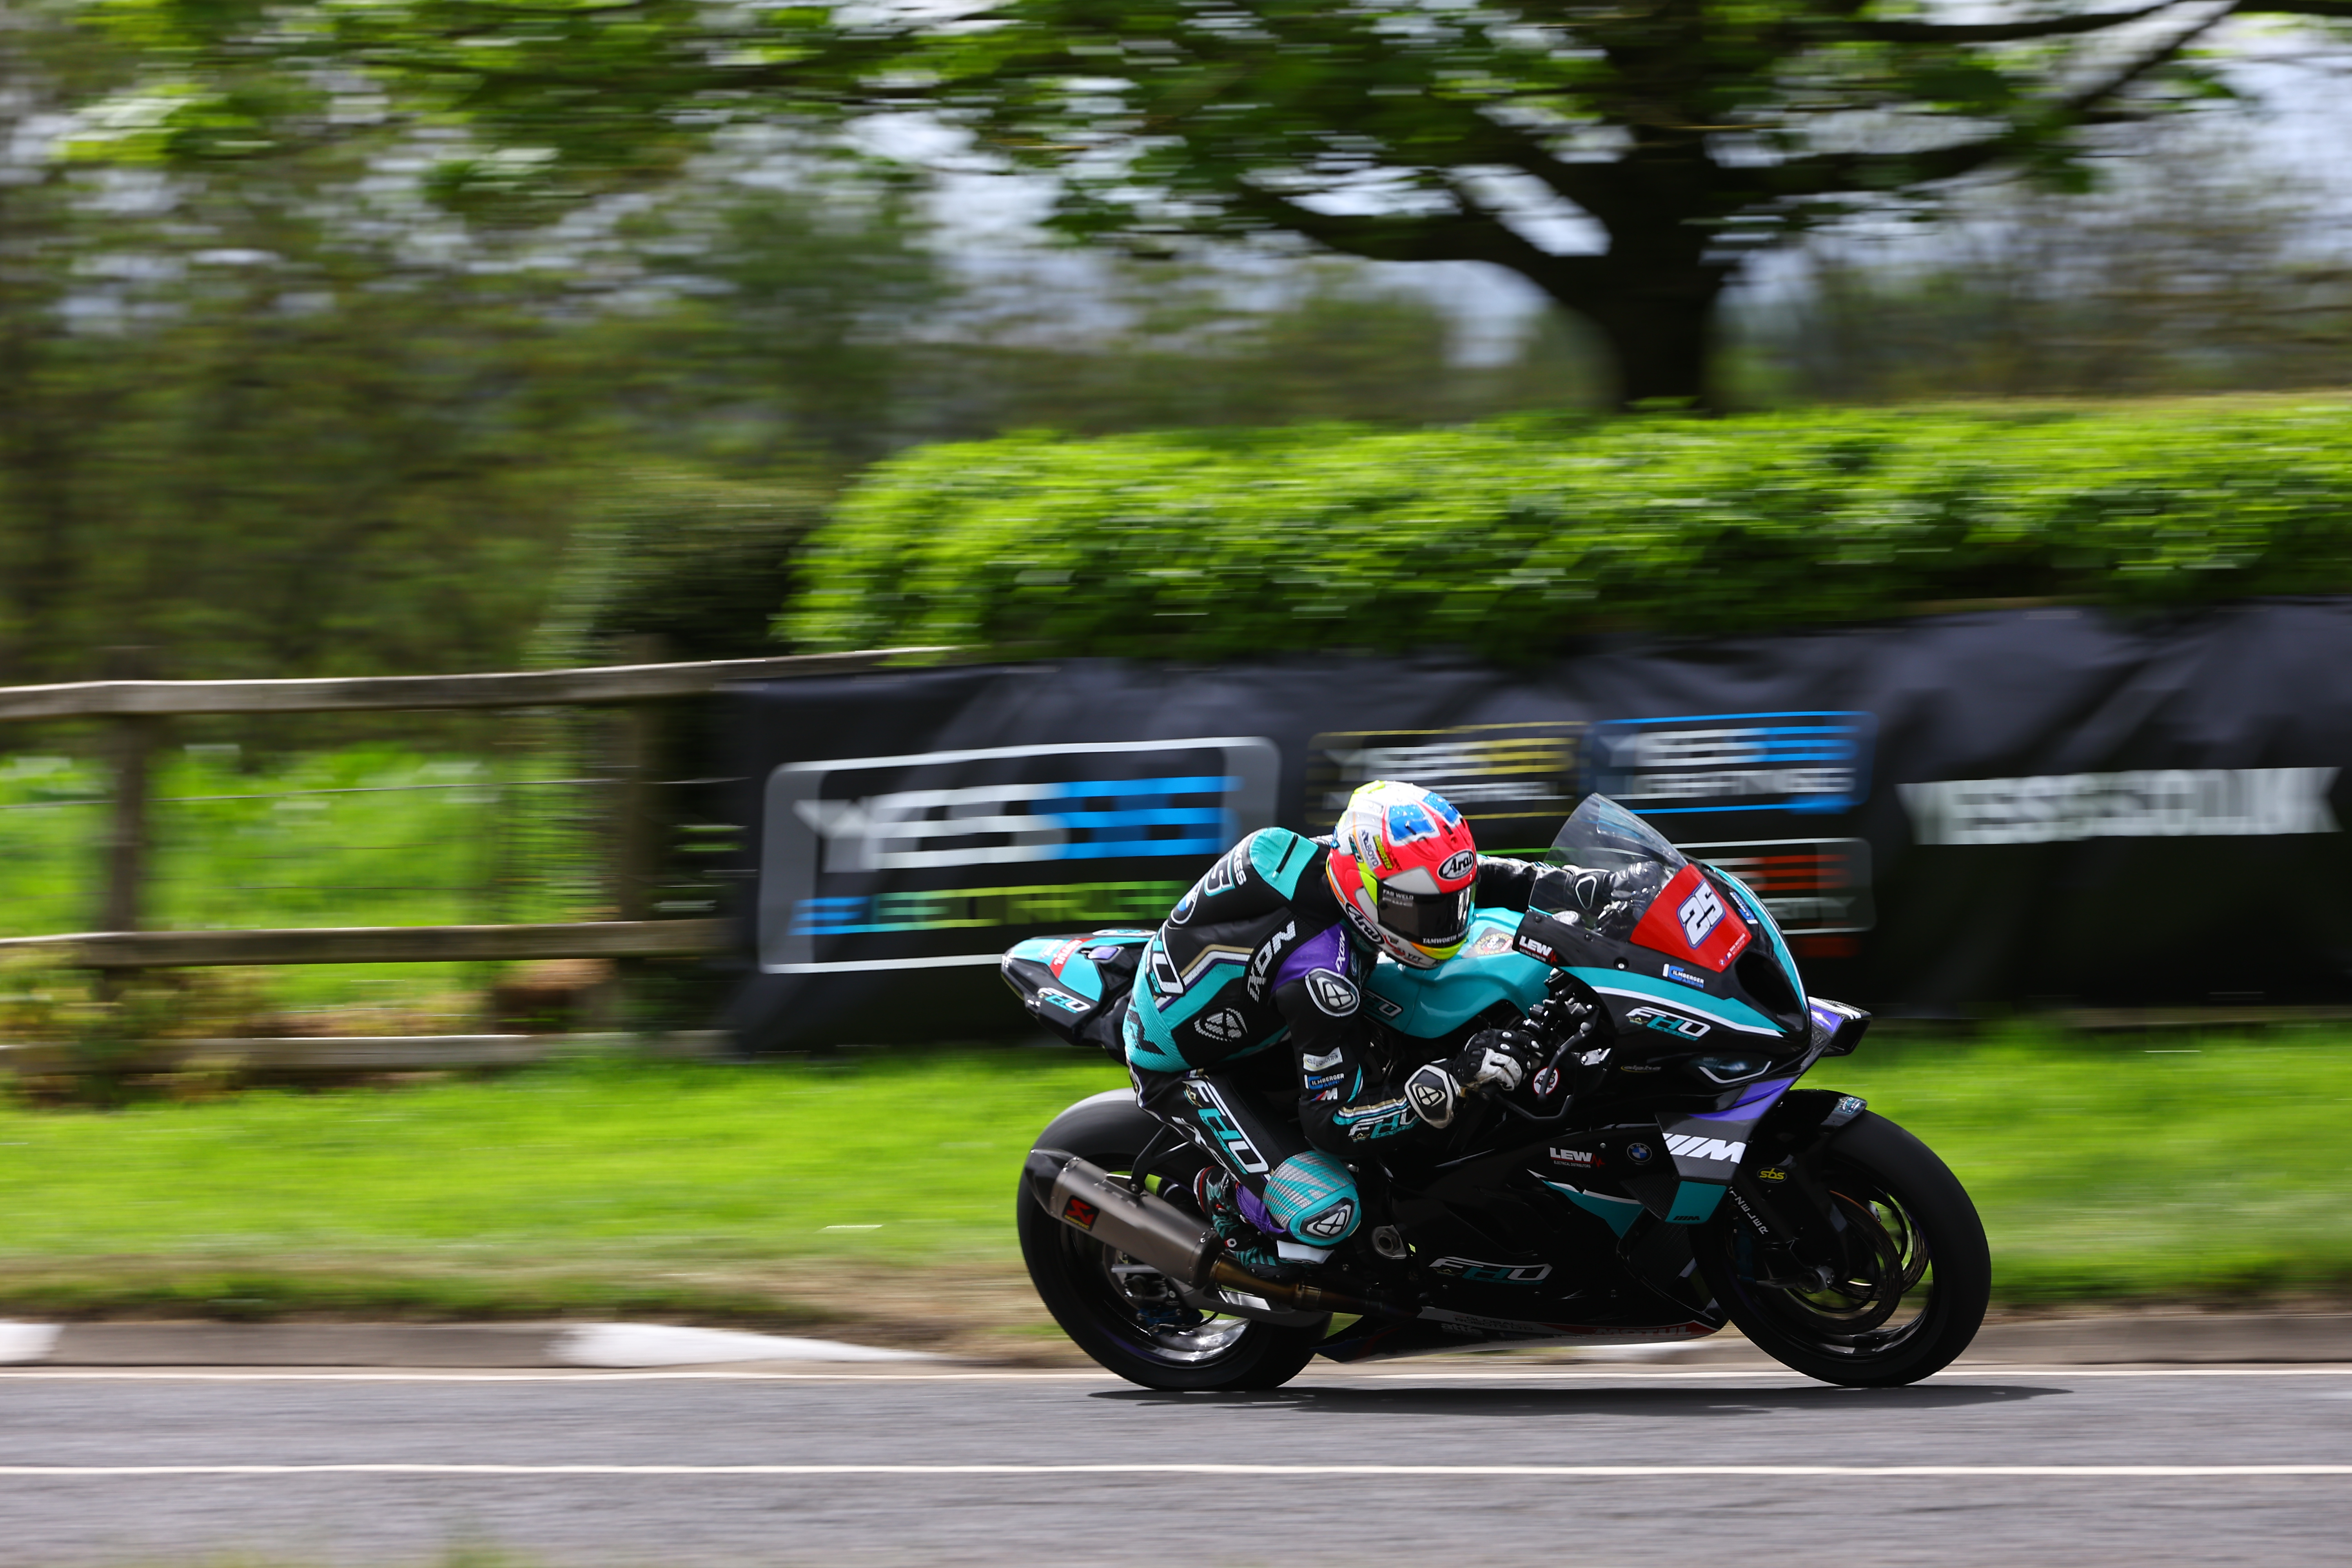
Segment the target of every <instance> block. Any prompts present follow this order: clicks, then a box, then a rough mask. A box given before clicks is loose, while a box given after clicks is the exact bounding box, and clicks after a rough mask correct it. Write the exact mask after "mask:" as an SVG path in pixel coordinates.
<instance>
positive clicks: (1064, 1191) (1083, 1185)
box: [1025, 1149, 1223, 1290]
mask: <svg viewBox="0 0 2352 1568" xmlns="http://www.w3.org/2000/svg"><path fill="white" fill-rule="evenodd" d="M1025 1176H1026V1179H1027V1182H1028V1186H1029V1194H1030V1196H1032V1197H1034V1198H1035V1199H1036V1200H1037V1201H1038V1202H1039V1203H1041V1204H1043V1205H1045V1212H1046V1213H1047V1214H1049V1215H1053V1216H1054V1217H1055V1219H1058V1220H1060V1221H1061V1222H1062V1223H1063V1224H1064V1225H1066V1226H1073V1227H1075V1228H1076V1229H1078V1230H1083V1231H1085V1232H1086V1233H1087V1235H1088V1236H1091V1237H1094V1238H1095V1239H1096V1240H1097V1241H1099V1242H1102V1243H1104V1244H1105V1245H1106V1246H1108V1247H1116V1248H1117V1249H1118V1250H1119V1251H1121V1252H1124V1253H1126V1254H1127V1255H1128V1256H1129V1258H1140V1259H1141V1260H1142V1261H1144V1262H1146V1263H1149V1264H1150V1265H1151V1267H1153V1268H1157V1269H1159V1270H1160V1272H1161V1273H1162V1274H1165V1275H1167V1276H1168V1277H1169V1278H1170V1279H1174V1280H1176V1281H1178V1282H1180V1283H1181V1284H1183V1285H1186V1286H1188V1287H1190V1288H1191V1289H1195V1290H1197V1289H1201V1287H1202V1286H1203V1285H1206V1284H1207V1283H1208V1282H1209V1274H1210V1270H1211V1269H1213V1268H1214V1267H1215V1266H1216V1265H1217V1264H1218V1263H1219V1262H1220V1261H1222V1258H1223V1247H1221V1246H1220V1245H1219V1243H1218V1241H1217V1233H1216V1232H1215V1231H1213V1230H1211V1229H1210V1228H1209V1227H1208V1226H1205V1225H1202V1223H1201V1222H1200V1221H1199V1220H1196V1219H1194V1218H1193V1217H1192V1215H1188V1214H1186V1213H1185V1212H1184V1211H1183V1210H1181V1209H1180V1208H1178V1207H1177V1206H1176V1205H1174V1204H1171V1203H1169V1202H1168V1201H1167V1200H1166V1199H1164V1198H1160V1197H1155V1196H1154V1195H1152V1194H1150V1193H1139V1192H1137V1191H1135V1190H1134V1189H1132V1188H1130V1187H1129V1185H1128V1184H1126V1183H1125V1182H1121V1181H1116V1180H1114V1179H1113V1178H1112V1177H1111V1175H1110V1174H1109V1173H1108V1172H1106V1171H1104V1170H1103V1169H1102V1168H1101V1167H1100V1166H1097V1165H1092V1164H1089V1163H1087V1162H1086V1161H1084V1160H1081V1159H1079V1158H1078V1157H1077V1156H1076V1155H1075V1154H1066V1153H1064V1152H1062V1151H1061V1150H1059V1149H1034V1150H1032V1151H1031V1152H1030V1154H1029V1163H1028V1166H1027V1169H1026V1171H1025Z"/></svg>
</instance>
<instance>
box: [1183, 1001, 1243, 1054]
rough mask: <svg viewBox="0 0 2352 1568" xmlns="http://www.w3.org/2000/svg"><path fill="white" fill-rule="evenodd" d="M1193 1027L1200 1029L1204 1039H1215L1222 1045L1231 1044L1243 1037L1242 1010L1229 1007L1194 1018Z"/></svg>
mask: <svg viewBox="0 0 2352 1568" xmlns="http://www.w3.org/2000/svg"><path fill="white" fill-rule="evenodd" d="M1192 1027H1193V1028H1195V1029H1197V1030H1199V1031H1200V1033H1201V1035H1202V1038H1204V1039H1211V1040H1214V1041H1216V1042H1217V1044H1219V1045H1221V1046H1230V1045H1232V1044H1233V1043H1234V1041H1235V1040H1238V1039H1240V1038H1241V1037H1242V1030H1243V1027H1244V1026H1243V1024H1242V1016H1241V1013H1240V1011H1239V1010H1238V1009H1236V1008H1233V1007H1227V1008H1225V1009H1223V1011H1221V1012H1216V1013H1212V1014H1210V1015H1209V1016H1207V1017H1205V1018H1196V1019H1194V1020H1193V1021H1192Z"/></svg>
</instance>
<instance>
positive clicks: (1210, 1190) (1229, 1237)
mask: <svg viewBox="0 0 2352 1568" xmlns="http://www.w3.org/2000/svg"><path fill="white" fill-rule="evenodd" d="M1245 1195H1246V1196H1247V1197H1255V1195H1256V1194H1252V1193H1250V1192H1249V1190H1248V1189H1247V1188H1246V1187H1244V1186H1243V1185H1242V1184H1241V1181H1240V1179H1239V1178H1238V1177H1236V1176H1234V1174H1233V1173H1231V1172H1229V1171H1221V1170H1217V1169H1215V1168H1213V1167H1212V1168H1209V1169H1206V1170H1203V1171H1202V1172H1201V1173H1200V1174H1198V1175H1196V1176H1194V1177H1193V1178H1192V1201H1193V1202H1194V1203H1196V1204H1198V1205H1200V1206H1201V1212H1202V1214H1203V1215H1207V1216H1208V1220H1209V1224H1210V1226H1211V1227H1212V1228H1213V1229H1214V1230H1215V1231H1216V1233H1217V1238H1218V1239H1219V1240H1220V1241H1223V1243H1224V1244H1225V1256H1226V1257H1227V1258H1231V1259H1232V1260H1233V1261H1234V1262H1235V1263H1238V1264H1240V1265H1241V1266H1242V1267H1243V1268H1246V1269H1248V1270H1249V1271H1250V1272H1251V1273H1253V1274H1257V1275H1262V1276H1264V1277H1265V1279H1272V1280H1279V1281H1284V1282H1288V1281H1291V1280H1295V1279H1300V1278H1302V1277H1303V1273H1304V1270H1303V1268H1302V1266H1301V1265H1300V1264H1298V1263H1296V1262H1293V1261H1291V1260H1289V1259H1287V1258H1284V1257H1282V1256H1281V1254H1280V1253H1278V1252H1277V1251H1276V1246H1277V1244H1278V1243H1277V1238H1276V1237H1272V1236H1269V1235H1268V1234H1267V1233H1266V1232H1265V1230H1263V1229H1261V1228H1260V1227H1259V1226H1257V1225H1255V1223H1253V1222H1252V1220H1251V1219H1250V1217H1249V1216H1248V1215H1247V1214H1246V1213H1244V1208H1243V1205H1244V1199H1245Z"/></svg>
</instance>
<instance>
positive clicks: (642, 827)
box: [590, 636, 669, 1029]
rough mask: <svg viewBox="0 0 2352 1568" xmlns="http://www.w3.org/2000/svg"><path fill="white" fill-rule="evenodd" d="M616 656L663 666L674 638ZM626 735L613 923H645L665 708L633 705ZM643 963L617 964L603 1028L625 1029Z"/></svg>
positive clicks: (620, 765)
mask: <svg viewBox="0 0 2352 1568" xmlns="http://www.w3.org/2000/svg"><path fill="white" fill-rule="evenodd" d="M614 653H615V654H616V656H617V657H618V658H619V659H620V661H621V662H622V663H623V664H662V663H665V662H667V658H668V653H669V648H668V639H667V638H665V637H651V636H632V637H622V638H620V639H619V640H618V643H617V645H616V646H615V647H614ZM615 717H616V719H617V721H618V723H619V729H620V732H619V734H618V736H617V737H616V739H617V754H616V755H615V757H614V763H615V765H614V791H613V806H612V809H613V816H612V824H613V828H612V846H611V848H610V850H609V851H608V853H609V854H610V855H611V857H612V858H611V859H610V860H609V861H608V862H607V863H606V868H605V876H606V878H607V882H606V887H607V889H608V890H609V891H610V893H611V895H612V900H613V918H614V920H621V921H641V920H645V919H646V918H648V917H649V916H650V915H651V913H652V911H653V889H654V885H655V882H656V879H657V878H658V877H659V875H660V870H661V850H662V842H661V834H662V821H661V813H660V809H659V806H660V803H659V800H658V799H657V795H658V792H657V791H656V789H655V787H654V783H655V779H656V776H657V773H658V770H659V769H660V767H661V765H662V709H661V705H660V704H659V703H657V702H630V703H625V704H624V705H623V706H622V708H621V710H620V711H619V713H618V714H617V715H616V716H615ZM644 967H645V965H644V963H643V962H642V961H640V960H632V959H626V958H616V959H614V960H613V977H612V979H611V980H610V981H608V982H606V983H605V984H604V986H603V987H602V990H603V993H604V994H602V995H600V996H598V997H596V998H595V999H594V1000H593V1002H592V1003H591V1004H590V1007H591V1011H592V1014H593V1016H595V1017H596V1020H597V1023H598V1025H599V1026H601V1027H603V1028H605V1029H620V1028H625V1027H626V1026H628V1024H629V1022H630V1019H629V1016H628V1015H629V1012H630V1009H629V1005H628V1001H629V995H630V993H631V992H632V991H633V990H635V988H636V987H635V984H634V983H635V981H636V980H637V979H638V977H639V976H640V974H641V973H643V970H644Z"/></svg>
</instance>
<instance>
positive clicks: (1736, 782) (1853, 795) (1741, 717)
mask: <svg viewBox="0 0 2352 1568" xmlns="http://www.w3.org/2000/svg"><path fill="white" fill-rule="evenodd" d="M1877 732H1878V721H1876V720H1875V719H1874V718H1873V717H1872V716H1871V715H1870V714H1868V713H1860V712H1847V713H1692V714H1685V715H1683V716H1681V717H1677V718H1671V719H1618V720H1612V721H1609V722H1607V723H1602V724H1596V725H1594V726H1593V728H1592V739H1593V745H1592V748H1591V753H1590V755H1591V766H1592V782H1591V787H1592V788H1594V789H1596V790H1599V791H1600V792H1601V794H1603V795H1607V796H1609V797H1610V798H1611V799H1612V800H1614V801H1616V802H1618V803H1619V804H1620V805H1624V806H1626V807H1627V808H1629V809H1630V810H1633V811H1635V812H1638V813H1640V814H1641V815H1642V816H1675V815H1686V814H1689V813H1694V812H1715V811H1790V812H1842V811H1851V810H1853V808H1854V807H1855V806H1857V805H1861V804H1862V802H1863V800H1864V797H1865V796H1867V795H1869V793H1870V761H1871V749H1872V746H1873V744H1874V742H1875V740H1876V738H1877Z"/></svg>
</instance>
